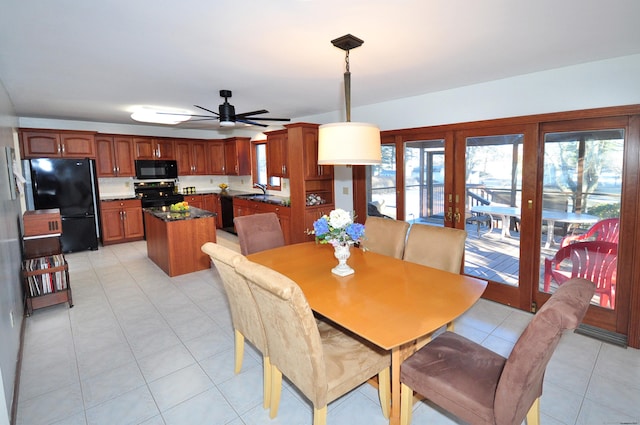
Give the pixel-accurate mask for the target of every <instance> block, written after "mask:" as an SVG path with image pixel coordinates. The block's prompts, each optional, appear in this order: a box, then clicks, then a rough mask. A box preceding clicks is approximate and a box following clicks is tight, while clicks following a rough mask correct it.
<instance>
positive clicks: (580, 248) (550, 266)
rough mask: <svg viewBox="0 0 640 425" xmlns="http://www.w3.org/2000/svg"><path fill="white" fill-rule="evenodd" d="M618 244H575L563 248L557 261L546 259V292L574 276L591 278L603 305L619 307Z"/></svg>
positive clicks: (554, 257) (594, 242) (557, 254)
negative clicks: (617, 294)
mask: <svg viewBox="0 0 640 425" xmlns="http://www.w3.org/2000/svg"><path fill="white" fill-rule="evenodd" d="M617 268H618V244H617V243H614V242H604V241H589V242H575V243H572V244H569V245H567V246H565V247H562V248H560V249H559V250H558V251H557V252H556V253H555V255H554V256H553V258H545V260H544V286H543V289H544V292H550V290H551V281H552V280H553V281H555V282H556V283H557V284H558V285H563V284H564V283H565V282H566V281H567V280H569V279H571V278H574V277H583V278H585V279H589V280H590V281H592V282H593V283H594V284H595V285H596V294H598V295H599V296H600V306H601V307H609V308H612V309H613V308H615V306H616V271H617Z"/></svg>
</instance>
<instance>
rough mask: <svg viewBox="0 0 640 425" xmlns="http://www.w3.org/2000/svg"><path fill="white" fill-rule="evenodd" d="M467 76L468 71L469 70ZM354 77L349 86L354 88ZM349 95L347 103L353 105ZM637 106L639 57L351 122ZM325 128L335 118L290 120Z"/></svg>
mask: <svg viewBox="0 0 640 425" xmlns="http://www.w3.org/2000/svg"><path fill="white" fill-rule="evenodd" d="M469 72H473V70H470V71H469ZM357 78H358V76H357V75H354V76H353V77H352V80H353V82H352V86H354V87H355V86H357ZM357 100H358V99H357V95H356V93H355V92H352V102H354V103H356V104H357ZM632 104H640V55H631V56H624V57H620V58H615V59H609V60H604V61H598V62H590V63H586V64H582V65H575V66H569V67H565V68H558V69H553V70H549V71H543V72H536V73H532V74H526V75H521V76H518V77H512V78H505V79H502V80H496V81H491V82H487V83H482V84H475V85H472V86H467V87H460V88H456V89H451V90H446V91H441V92H437V93H430V94H425V95H422V96H415V97H410V98H404V99H398V100H393V101H389V102H384V103H378V104H374V105H366V106H360V107H356V108H353V107H352V111H351V116H352V121H362V122H372V123H375V124H377V125H378V126H380V129H381V130H395V129H401V128H413V127H427V126H433V125H440V124H452V123H461V122H469V121H477V120H485V119H496V118H505V117H517V116H523V115H533V114H541V113H550V112H562V111H572V110H580V109H591V108H599V107H607V106H623V105H632ZM296 120H299V121H305V122H315V123H319V124H325V123H328V122H333V121H338V120H340V113H339V111H336V112H334V113H330V114H323V115H313V116H306V117H299V118H296ZM341 168H345V169H346V167H336V174H337V175H339V176H340V179H338V178H336V184H335V191H336V206H338V207H340V208H344V209H346V210H351V209H353V203H352V201H351V197H345V196H341V194H342V191H343V188H344V187H345V186H349V188H350V189H349V191H350V193H351V191H352V189H351V179H350V178H349V176H350V170H348V171H349V172H346V171H340V169H341Z"/></svg>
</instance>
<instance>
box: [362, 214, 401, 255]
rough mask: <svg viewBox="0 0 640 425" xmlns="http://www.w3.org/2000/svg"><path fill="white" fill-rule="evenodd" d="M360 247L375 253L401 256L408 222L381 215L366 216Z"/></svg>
mask: <svg viewBox="0 0 640 425" xmlns="http://www.w3.org/2000/svg"><path fill="white" fill-rule="evenodd" d="M364 229H365V230H364V238H363V240H362V243H361V245H362V247H363V248H364V249H365V250H367V251H371V252H375V253H376V254H382V255H387V256H389V257H394V258H398V259H400V258H402V253H403V252H404V243H405V239H406V237H407V230H408V229H409V223H407V222H406V221H400V220H393V219H388V218H383V217H372V216H369V217H367V220H366V221H365V223H364Z"/></svg>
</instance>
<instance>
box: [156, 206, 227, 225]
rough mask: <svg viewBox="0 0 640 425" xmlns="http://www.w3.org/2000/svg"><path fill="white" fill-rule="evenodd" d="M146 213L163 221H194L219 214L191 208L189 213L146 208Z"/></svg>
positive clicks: (164, 208)
mask: <svg viewBox="0 0 640 425" xmlns="http://www.w3.org/2000/svg"><path fill="white" fill-rule="evenodd" d="M144 211H145V212H147V213H149V214H151V215H153V216H154V217H156V218H159V219H160V220H162V221H166V222H170V221H178V220H194V219H198V218H208V217H215V216H216V215H217V214H216V213H214V212H211V211H207V210H203V209H200V208H196V207H189V210H188V211H170V209H169V207H154V208H144Z"/></svg>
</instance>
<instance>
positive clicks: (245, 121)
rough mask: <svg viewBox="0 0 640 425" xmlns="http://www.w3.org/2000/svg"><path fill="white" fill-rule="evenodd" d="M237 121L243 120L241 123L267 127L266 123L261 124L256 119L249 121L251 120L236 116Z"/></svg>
mask: <svg viewBox="0 0 640 425" xmlns="http://www.w3.org/2000/svg"><path fill="white" fill-rule="evenodd" d="M236 122H241V123H245V124H250V125H257V126H260V127H267V125H266V124H260V123H259V122H255V121H249V120H240V119H237V118H236Z"/></svg>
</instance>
